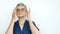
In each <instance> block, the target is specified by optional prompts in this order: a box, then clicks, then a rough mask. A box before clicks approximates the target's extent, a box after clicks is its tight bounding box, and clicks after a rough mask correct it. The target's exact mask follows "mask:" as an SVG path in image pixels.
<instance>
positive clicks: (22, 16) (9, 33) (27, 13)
mask: <svg viewBox="0 0 60 34" xmlns="http://www.w3.org/2000/svg"><path fill="white" fill-rule="evenodd" d="M16 8H19V9H21V8H25V7H24V6H22V5H20V6H18V7H16ZM16 8H15V9H16ZM15 9H14V10H13V13H12V18H11V21H10V25H9V27H8V29H7V31H6V33H5V34H13V26H14V23H15V19H16V16H18V20H19V25H20V27H21V30H22V29H23V26H24V23H25V16H26V17H27V19H28V21H29V25H30V29H31V31H32V34H40V32H39V31H38V29H37V28H36V27H35V26H34V24H33V23H32V20H31V18H30V9H29V10H27V11H24V12H22V11H19V12H17V11H16V10H15Z"/></svg>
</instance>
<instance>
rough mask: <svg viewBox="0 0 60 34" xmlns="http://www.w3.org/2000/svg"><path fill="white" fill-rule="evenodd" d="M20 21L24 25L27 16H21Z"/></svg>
mask: <svg viewBox="0 0 60 34" xmlns="http://www.w3.org/2000/svg"><path fill="white" fill-rule="evenodd" d="M19 23H20V24H21V25H23V24H24V23H25V18H24V17H21V18H19Z"/></svg>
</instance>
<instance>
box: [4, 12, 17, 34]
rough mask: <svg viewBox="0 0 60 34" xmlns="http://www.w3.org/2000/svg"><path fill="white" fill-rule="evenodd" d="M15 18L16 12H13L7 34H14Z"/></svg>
mask: <svg viewBox="0 0 60 34" xmlns="http://www.w3.org/2000/svg"><path fill="white" fill-rule="evenodd" d="M15 17H16V11H13V14H12V19H11V22H10V25H9V27H8V29H7V31H6V33H5V34H13V27H14V21H15Z"/></svg>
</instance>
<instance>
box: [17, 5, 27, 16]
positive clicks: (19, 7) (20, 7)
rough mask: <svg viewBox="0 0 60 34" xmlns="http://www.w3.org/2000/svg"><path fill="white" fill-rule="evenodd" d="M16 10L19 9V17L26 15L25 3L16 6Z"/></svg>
mask: <svg viewBox="0 0 60 34" xmlns="http://www.w3.org/2000/svg"><path fill="white" fill-rule="evenodd" d="M16 11H17V16H18V17H25V15H26V8H25V7H24V6H23V5H20V6H18V7H16Z"/></svg>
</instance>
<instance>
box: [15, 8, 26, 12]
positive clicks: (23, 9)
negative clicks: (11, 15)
mask: <svg viewBox="0 0 60 34" xmlns="http://www.w3.org/2000/svg"><path fill="white" fill-rule="evenodd" d="M16 11H19V12H20V11H22V12H24V11H26V9H25V8H22V9H16Z"/></svg>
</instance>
